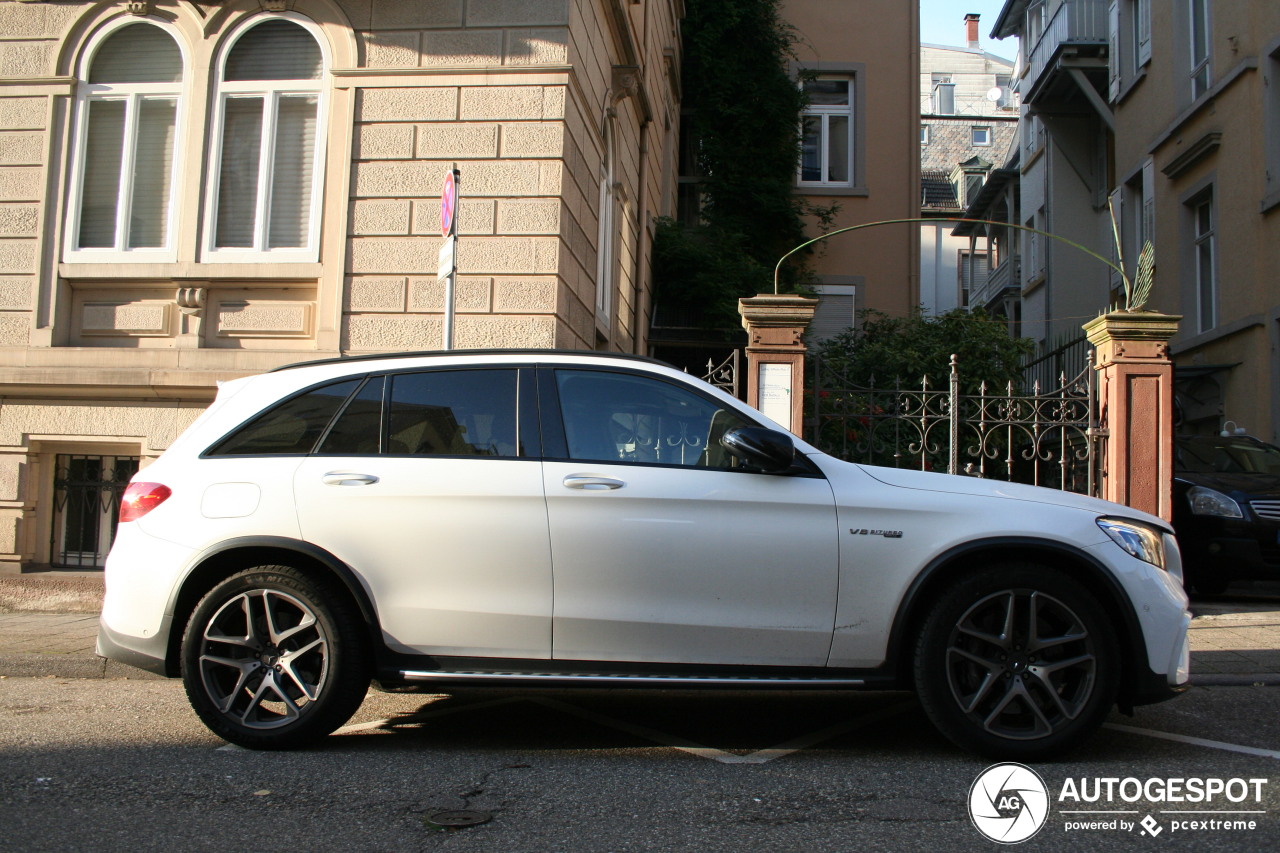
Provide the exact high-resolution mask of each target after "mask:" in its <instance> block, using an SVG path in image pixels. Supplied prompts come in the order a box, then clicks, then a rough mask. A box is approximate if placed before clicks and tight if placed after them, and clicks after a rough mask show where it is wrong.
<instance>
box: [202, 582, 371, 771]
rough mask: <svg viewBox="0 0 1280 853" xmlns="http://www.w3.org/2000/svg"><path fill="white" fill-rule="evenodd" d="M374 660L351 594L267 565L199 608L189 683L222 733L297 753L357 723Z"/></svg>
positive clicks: (222, 586)
mask: <svg viewBox="0 0 1280 853" xmlns="http://www.w3.org/2000/svg"><path fill="white" fill-rule="evenodd" d="M369 658H370V654H369V641H368V635H367V633H366V630H365V626H364V624H363V622H362V620H361V618H360V614H359V611H358V610H357V609H356V607H355V605H354V603H353V602H352V601H351V600H350V598H349V597H348V596H347V595H346V592H345V591H344V590H342V589H340V588H339V587H338V586H337V585H336V584H334V583H332V582H330V581H328V580H327V579H320V578H312V577H309V576H307V575H306V574H304V573H303V572H301V571H299V570H298V569H295V568H293V567H290V566H258V567H256V568H252V569H247V570H245V571H242V572H239V573H238V574H235V575H232V576H231V577H229V578H227V579H226V580H224V581H222V582H221V583H219V584H218V585H217V586H215V587H214V588H213V589H212V590H210V591H209V593H208V594H207V595H205V597H204V598H202V599H201V600H200V603H199V604H198V605H196V608H195V610H194V611H193V612H192V614H191V619H190V620H189V621H188V623H187V628H186V632H185V634H184V637H183V642H182V681H183V684H184V685H185V686H186V689H187V698H188V699H189V700H190V702H191V706H192V707H193V708H194V709H195V712H196V714H198V715H199V717H200V719H201V720H202V721H204V724H205V725H207V726H208V727H209V728H210V729H211V730H212V731H213V733H214V734H216V735H218V736H219V737H221V738H224V739H225V740H228V741H230V742H232V743H235V744H239V745H240V746H245V747H249V748H250V749H293V748H295V747H299V746H304V745H306V744H309V743H313V742H315V741H316V740H319V739H320V738H323V737H325V736H326V735H328V734H330V733H331V732H332V731H333V730H334V729H336V728H338V727H339V726H341V725H342V724H343V723H345V722H346V721H347V720H348V719H350V717H351V715H352V714H354V713H355V711H356V709H357V708H359V707H360V703H361V702H362V701H363V700H364V696H365V694H366V693H367V692H368V688H369V679H370V667H369Z"/></svg>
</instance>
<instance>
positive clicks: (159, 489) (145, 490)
mask: <svg viewBox="0 0 1280 853" xmlns="http://www.w3.org/2000/svg"><path fill="white" fill-rule="evenodd" d="M171 494H173V491H172V490H170V488H169V487H168V486H166V485H164V484H162V483H130V484H129V486H128V488H126V489H125V490H124V494H123V495H121V496H120V521H121V522H125V521H135V520H137V519H139V518H142V517H143V516H144V515H146V514H147V513H149V512H151V510H153V509H155V508H156V507H158V506H160V504H162V503H164V502H165V499H166V498H168V497H169V495H171Z"/></svg>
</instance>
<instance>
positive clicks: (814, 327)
mask: <svg viewBox="0 0 1280 853" xmlns="http://www.w3.org/2000/svg"><path fill="white" fill-rule="evenodd" d="M853 311H854V301H853V294H852V293H823V294H820V295H819V297H818V307H817V309H816V310H815V311H814V313H813V322H812V323H810V324H809V339H810V340H812V341H815V342H816V341H825V340H827V339H828V338H834V337H835V336H836V335H838V334H840V333H841V332H843V331H844V330H846V329H848V328H849V327H851V326H852V325H853V323H854V316H853Z"/></svg>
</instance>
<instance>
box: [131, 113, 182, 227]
mask: <svg viewBox="0 0 1280 853" xmlns="http://www.w3.org/2000/svg"><path fill="white" fill-rule="evenodd" d="M177 120H178V102H177V101H176V100H175V99H172V98H144V99H142V100H141V101H140V102H139V104H138V138H137V147H136V149H135V151H134V159H133V199H132V203H131V204H130V206H129V213H130V216H129V221H130V225H129V248H130V249H139V248H152V249H154V248H159V247H161V246H164V245H166V244H167V242H168V231H169V198H170V191H171V188H172V183H173V143H174V134H175V132H176V126H177Z"/></svg>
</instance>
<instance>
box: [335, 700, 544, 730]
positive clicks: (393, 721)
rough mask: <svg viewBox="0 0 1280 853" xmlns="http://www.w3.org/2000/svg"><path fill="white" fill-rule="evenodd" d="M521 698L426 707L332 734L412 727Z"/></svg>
mask: <svg viewBox="0 0 1280 853" xmlns="http://www.w3.org/2000/svg"><path fill="white" fill-rule="evenodd" d="M523 698H524V697H521V696H510V697H507V698H505V699H490V700H488V701H485V702H472V703H470V704H467V705H455V706H451V707H449V708H435V709H432V708H431V707H430V706H428V707H427V709H426V710H423V711H418V712H416V713H413V714H409V715H407V716H404V717H388V718H387V719H385V720H370V721H369V722H367V723H353V724H352V725H349V726H343V727H342V728H340V729H337V730H336V731H335V732H334V734H335V735H345V734H349V733H351V732H367V731H370V730H372V729H394V728H396V727H397V726H403V725H413V724H414V723H419V722H422V721H424V720H427V719H429V718H431V717H447V716H449V715H450V714H457V713H460V712H462V711H471V710H474V709H476V708H492V707H494V706H495V705H508V704H511V703H512V702H520V701H522V700H523Z"/></svg>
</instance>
